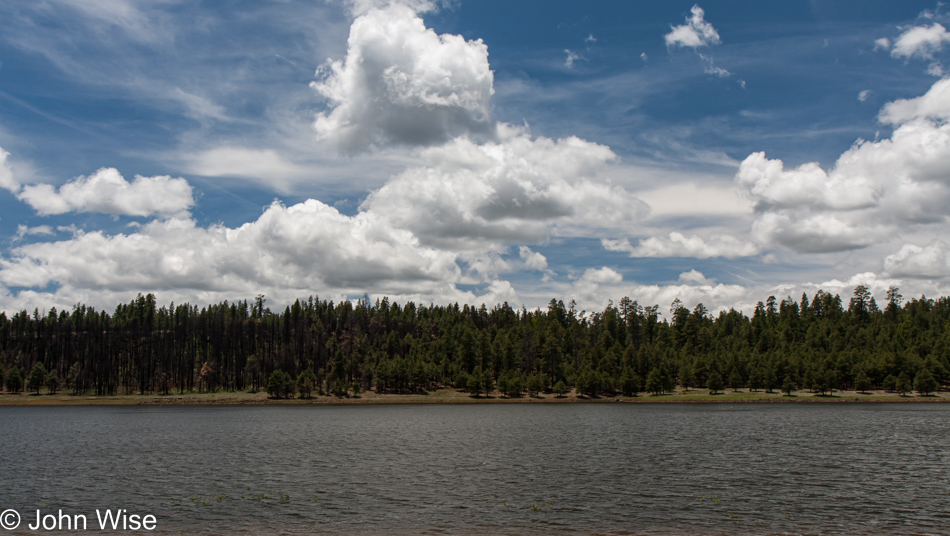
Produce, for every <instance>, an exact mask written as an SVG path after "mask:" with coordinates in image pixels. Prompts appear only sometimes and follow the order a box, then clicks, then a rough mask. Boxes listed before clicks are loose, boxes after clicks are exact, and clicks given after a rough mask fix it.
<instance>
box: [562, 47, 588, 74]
mask: <svg viewBox="0 0 950 536" xmlns="http://www.w3.org/2000/svg"><path fill="white" fill-rule="evenodd" d="M564 54H566V55H567V57H566V58H565V59H564V66H565V67H567V68H568V69H570V68H572V67H574V62H575V61H577V60H583V59H584V56H581V55H580V54H578V53H577V52H574V51H573V50H571V49H567V48H565V49H564Z"/></svg>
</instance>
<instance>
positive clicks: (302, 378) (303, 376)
mask: <svg viewBox="0 0 950 536" xmlns="http://www.w3.org/2000/svg"><path fill="white" fill-rule="evenodd" d="M268 383H270V382H269V381H268ZM316 387H317V375H316V374H315V373H314V372H313V367H312V366H309V367H307V368H306V369H305V370H304V371H303V372H301V373H300V374H299V375H298V376H297V389H298V390H299V391H300V396H301V397H302V398H310V397H311V396H312V395H313V391H314V389H315V388H316Z"/></svg>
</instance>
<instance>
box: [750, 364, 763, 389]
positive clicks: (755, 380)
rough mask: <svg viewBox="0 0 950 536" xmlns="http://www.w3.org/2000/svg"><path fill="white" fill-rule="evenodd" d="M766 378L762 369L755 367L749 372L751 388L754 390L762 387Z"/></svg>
mask: <svg viewBox="0 0 950 536" xmlns="http://www.w3.org/2000/svg"><path fill="white" fill-rule="evenodd" d="M763 383H764V380H763V378H762V369H760V368H759V367H755V368H753V369H752V371H751V372H749V390H750V391H752V392H755V391H758V390H759V389H761V388H762V386H763Z"/></svg>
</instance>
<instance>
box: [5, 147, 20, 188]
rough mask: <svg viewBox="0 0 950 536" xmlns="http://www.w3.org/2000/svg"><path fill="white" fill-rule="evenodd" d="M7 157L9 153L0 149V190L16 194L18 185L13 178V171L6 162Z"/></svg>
mask: <svg viewBox="0 0 950 536" xmlns="http://www.w3.org/2000/svg"><path fill="white" fill-rule="evenodd" d="M9 156H10V153H8V152H6V151H4V150H3V148H0V188H3V189H4V190H9V191H11V192H13V193H17V192H19V191H20V183H19V182H17V180H16V179H15V178H14V177H13V170H12V169H10V163H9V162H7V158H8V157H9Z"/></svg>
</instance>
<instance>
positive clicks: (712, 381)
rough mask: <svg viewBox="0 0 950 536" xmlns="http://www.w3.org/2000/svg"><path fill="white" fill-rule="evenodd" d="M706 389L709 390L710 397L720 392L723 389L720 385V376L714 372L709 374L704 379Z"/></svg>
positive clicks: (721, 384)
mask: <svg viewBox="0 0 950 536" xmlns="http://www.w3.org/2000/svg"><path fill="white" fill-rule="evenodd" d="M706 388H707V389H709V394H711V395H714V394H716V393H719V392H720V391H722V390H723V389H724V388H725V386H724V385H723V383H722V376H720V375H719V373H718V372H716V371H713V372H710V373H709V376H707V377H706Z"/></svg>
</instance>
